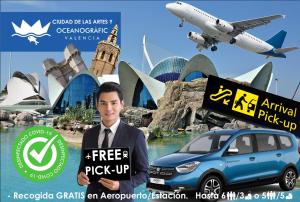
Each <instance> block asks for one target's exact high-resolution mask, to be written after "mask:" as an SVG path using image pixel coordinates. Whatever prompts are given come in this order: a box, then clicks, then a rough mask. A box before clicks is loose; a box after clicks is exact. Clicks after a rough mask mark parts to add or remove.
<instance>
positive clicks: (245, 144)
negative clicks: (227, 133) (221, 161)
mask: <svg viewBox="0 0 300 202" xmlns="http://www.w3.org/2000/svg"><path fill="white" fill-rule="evenodd" d="M229 149H238V150H239V151H238V153H237V154H248V153H252V152H253V145H252V140H251V136H250V135H241V136H238V137H237V138H235V139H234V140H233V142H232V143H231V144H230V146H229ZM237 154H232V155H237Z"/></svg>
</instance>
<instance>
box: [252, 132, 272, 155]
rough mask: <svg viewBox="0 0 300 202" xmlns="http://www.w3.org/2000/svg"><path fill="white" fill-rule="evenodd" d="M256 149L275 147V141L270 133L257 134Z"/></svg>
mask: <svg viewBox="0 0 300 202" xmlns="http://www.w3.org/2000/svg"><path fill="white" fill-rule="evenodd" d="M255 136H256V140H257V149H258V151H272V150H276V149H277V145H276V141H275V138H274V136H273V135H271V134H257V135H255Z"/></svg>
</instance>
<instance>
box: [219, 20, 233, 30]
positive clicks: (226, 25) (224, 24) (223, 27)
mask: <svg viewBox="0 0 300 202" xmlns="http://www.w3.org/2000/svg"><path fill="white" fill-rule="evenodd" d="M216 28H217V29H218V30H220V31H221V32H225V33H229V32H232V31H233V29H234V27H233V26H232V25H231V24H229V23H228V22H226V21H224V20H220V19H217V20H216Z"/></svg>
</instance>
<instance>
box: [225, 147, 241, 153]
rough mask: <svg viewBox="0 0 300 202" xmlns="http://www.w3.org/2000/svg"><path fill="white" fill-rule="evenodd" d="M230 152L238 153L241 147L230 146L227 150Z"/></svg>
mask: <svg viewBox="0 0 300 202" xmlns="http://www.w3.org/2000/svg"><path fill="white" fill-rule="evenodd" d="M227 153H228V154H238V153H239V149H238V148H229V149H228V151H227Z"/></svg>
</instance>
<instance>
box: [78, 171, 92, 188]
mask: <svg viewBox="0 0 300 202" xmlns="http://www.w3.org/2000/svg"><path fill="white" fill-rule="evenodd" d="M77 181H78V183H79V184H80V185H89V184H90V179H89V178H88V176H86V174H85V173H84V172H80V173H79V174H78V175H77Z"/></svg>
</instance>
